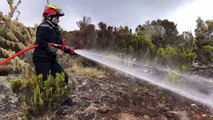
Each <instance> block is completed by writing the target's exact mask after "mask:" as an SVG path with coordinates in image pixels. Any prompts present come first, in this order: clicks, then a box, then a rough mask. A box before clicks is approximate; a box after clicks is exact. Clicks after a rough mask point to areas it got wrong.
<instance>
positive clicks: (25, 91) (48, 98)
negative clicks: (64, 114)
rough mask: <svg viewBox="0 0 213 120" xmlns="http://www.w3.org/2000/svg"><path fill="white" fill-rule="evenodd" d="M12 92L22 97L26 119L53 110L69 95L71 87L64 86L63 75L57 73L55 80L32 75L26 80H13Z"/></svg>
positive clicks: (51, 77)
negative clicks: (44, 79)
mask: <svg viewBox="0 0 213 120" xmlns="http://www.w3.org/2000/svg"><path fill="white" fill-rule="evenodd" d="M11 88H12V91H13V92H14V93H16V94H19V95H21V96H22V99H23V100H24V102H25V104H26V118H27V119H30V118H31V117H32V116H37V115H43V114H44V113H46V112H48V111H49V110H55V109H56V108H57V107H58V106H60V104H61V103H62V102H63V101H64V100H65V99H66V98H67V97H68V95H69V94H70V93H71V85H67V86H65V83H64V73H61V74H59V73H57V74H56V78H54V77H53V76H51V75H50V76H48V79H47V80H46V81H43V80H42V75H39V76H35V75H32V76H31V77H30V78H29V79H28V80H26V81H23V80H22V79H19V78H17V79H15V80H13V81H12V83H11Z"/></svg>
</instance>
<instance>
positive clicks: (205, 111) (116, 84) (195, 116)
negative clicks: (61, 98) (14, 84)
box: [0, 71, 213, 120]
mask: <svg viewBox="0 0 213 120" xmlns="http://www.w3.org/2000/svg"><path fill="white" fill-rule="evenodd" d="M71 76H72V78H73V80H74V81H75V88H73V92H72V94H71V95H70V98H71V99H70V101H69V102H70V103H71V104H69V105H62V106H61V107H59V108H58V109H57V110H56V111H55V112H54V113H52V115H49V116H46V117H42V118H41V119H44V120H46V119H53V120H213V116H212V115H213V114H212V113H211V111H210V109H209V108H208V107H207V106H204V105H202V104H200V103H197V102H195V101H192V100H189V99H186V98H184V97H182V96H179V95H177V94H175V93H172V92H170V91H168V90H165V89H162V88H159V87H158V86H155V85H152V84H149V83H147V82H142V81H141V80H138V79H136V78H131V77H125V76H124V75H122V74H120V73H117V72H114V71H108V72H106V73H105V77H103V78H94V77H91V76H86V75H79V74H75V73H72V74H71ZM14 77H15V76H14V75H9V76H7V77H4V76H2V77H0V119H1V120H16V119H19V120H21V119H24V108H23V104H22V103H21V102H20V101H19V99H18V97H17V96H16V95H15V94H13V93H12V92H11V89H10V80H11V79H12V78H14Z"/></svg>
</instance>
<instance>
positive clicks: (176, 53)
mask: <svg viewBox="0 0 213 120" xmlns="http://www.w3.org/2000/svg"><path fill="white" fill-rule="evenodd" d="M195 58H196V54H195V53H194V52H192V51H191V50H190V49H188V48H185V47H183V46H178V47H171V46H170V45H167V46H166V47H165V48H159V49H158V53H157V60H158V63H159V64H162V65H168V66H169V67H172V68H178V69H180V70H184V71H187V70H188V69H189V68H190V67H191V65H192V63H193V61H194V60H195Z"/></svg>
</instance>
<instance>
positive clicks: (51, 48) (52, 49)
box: [47, 44, 57, 55]
mask: <svg viewBox="0 0 213 120" xmlns="http://www.w3.org/2000/svg"><path fill="white" fill-rule="evenodd" d="M47 51H48V52H50V53H51V54H52V55H56V52H57V49H56V48H54V47H53V46H51V45H49V44H48V46H47Z"/></svg>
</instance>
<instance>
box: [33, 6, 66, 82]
mask: <svg viewBox="0 0 213 120" xmlns="http://www.w3.org/2000/svg"><path fill="white" fill-rule="evenodd" d="M62 16H64V12H62V10H61V9H60V8H58V7H57V6H55V5H51V4H48V5H47V6H46V7H45V9H44V11H43V22H42V23H41V24H40V25H39V26H38V28H37V31H36V42H35V44H38V47H37V48H35V50H34V53H33V63H34V66H35V71H36V75H39V74H42V75H43V80H47V76H48V75H49V74H51V75H52V76H53V77H55V76H56V73H62V72H63V73H64V75H65V80H64V81H65V83H66V84H68V76H67V74H66V72H65V71H64V70H63V68H62V67H61V65H60V64H59V63H58V62H57V60H56V56H57V48H54V47H53V46H51V45H49V44H48V43H55V44H62V38H61V34H60V31H59V26H58V23H59V18H60V17H62Z"/></svg>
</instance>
